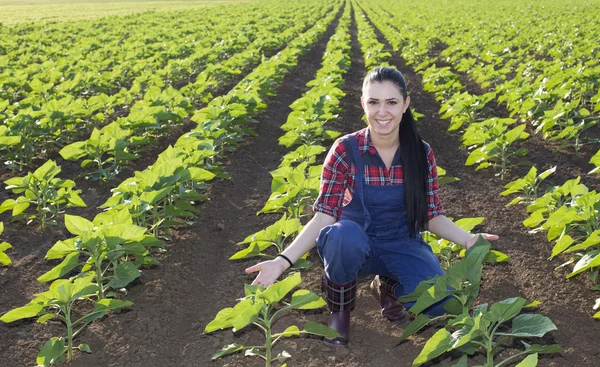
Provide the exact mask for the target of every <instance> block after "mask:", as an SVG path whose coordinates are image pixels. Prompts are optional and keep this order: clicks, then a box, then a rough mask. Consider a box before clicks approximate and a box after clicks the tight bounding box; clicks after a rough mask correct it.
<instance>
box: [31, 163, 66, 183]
mask: <svg viewBox="0 0 600 367" xmlns="http://www.w3.org/2000/svg"><path fill="white" fill-rule="evenodd" d="M59 173H60V167H58V166H57V165H56V162H54V161H53V160H47V161H46V163H44V164H43V165H42V166H41V167H40V168H38V169H37V170H35V172H33V176H34V177H35V178H37V179H38V180H39V181H42V182H43V181H50V180H51V179H52V178H54V177H55V176H56V175H57V174H59Z"/></svg>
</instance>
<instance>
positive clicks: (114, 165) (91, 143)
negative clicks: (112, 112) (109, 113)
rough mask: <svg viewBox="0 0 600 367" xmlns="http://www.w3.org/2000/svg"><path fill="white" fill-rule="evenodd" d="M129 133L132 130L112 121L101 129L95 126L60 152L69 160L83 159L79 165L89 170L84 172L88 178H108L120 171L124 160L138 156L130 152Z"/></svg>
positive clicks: (110, 178)
mask: <svg viewBox="0 0 600 367" xmlns="http://www.w3.org/2000/svg"><path fill="white" fill-rule="evenodd" d="M130 136H131V130H126V129H122V128H121V127H120V126H119V124H117V123H112V124H109V125H107V126H105V127H103V128H102V130H98V129H96V128H94V130H93V131H92V134H91V136H90V138H89V139H88V140H84V141H79V142H76V143H73V144H69V145H67V146H66V147H64V148H63V149H61V151H60V155H61V156H62V157H63V158H64V159H66V160H71V161H75V160H79V159H81V158H85V159H84V160H83V162H81V168H83V169H85V170H88V171H90V172H89V173H87V174H86V177H87V178H91V179H93V180H98V179H101V180H103V181H110V180H112V179H113V178H114V177H115V176H116V175H117V174H119V172H120V171H121V168H122V167H123V165H124V164H125V163H126V162H128V161H130V160H132V159H136V158H137V155H135V154H133V153H131V152H130V151H129V150H130V149H129V141H128V138H129V137H130Z"/></svg>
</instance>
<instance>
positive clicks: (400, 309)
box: [370, 275, 408, 324]
mask: <svg viewBox="0 0 600 367" xmlns="http://www.w3.org/2000/svg"><path fill="white" fill-rule="evenodd" d="M399 285H400V283H398V282H396V281H395V280H393V279H390V278H388V277H379V275H377V276H375V279H373V281H372V282H371V286H370V288H371V290H372V291H373V294H374V295H375V297H376V298H377V299H378V300H379V303H380V305H381V315H383V316H384V317H385V318H387V319H388V320H389V321H391V322H393V323H396V324H402V323H403V322H405V321H406V319H407V317H408V314H407V312H406V308H405V307H404V306H403V305H402V304H401V303H399V302H398V298H397V297H396V293H395V288H396V287H397V286H399Z"/></svg>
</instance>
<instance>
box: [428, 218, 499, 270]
mask: <svg viewBox="0 0 600 367" xmlns="http://www.w3.org/2000/svg"><path fill="white" fill-rule="evenodd" d="M483 221H484V218H481V217H479V218H461V219H459V220H457V221H456V222H455V223H456V225H457V226H459V227H460V228H462V229H464V230H465V231H467V232H471V231H472V230H473V228H475V227H476V226H478V225H480V224H481V223H483ZM425 233H426V234H425V235H424V236H423V237H424V239H425V241H426V242H427V243H428V244H429V246H431V249H432V250H433V253H434V254H436V255H437V256H438V258H439V259H440V265H442V268H444V269H448V268H450V267H451V266H452V264H454V262H455V261H456V260H457V259H458V258H460V257H464V256H465V253H466V251H465V248H464V247H462V246H461V245H458V244H456V243H454V242H451V241H448V240H446V239H443V238H441V237H438V236H437V235H435V234H434V233H431V232H425ZM484 261H485V262H505V261H510V257H508V256H507V255H506V254H504V253H502V252H500V251H497V250H490V252H489V253H488V254H487V255H486V257H485V258H484Z"/></svg>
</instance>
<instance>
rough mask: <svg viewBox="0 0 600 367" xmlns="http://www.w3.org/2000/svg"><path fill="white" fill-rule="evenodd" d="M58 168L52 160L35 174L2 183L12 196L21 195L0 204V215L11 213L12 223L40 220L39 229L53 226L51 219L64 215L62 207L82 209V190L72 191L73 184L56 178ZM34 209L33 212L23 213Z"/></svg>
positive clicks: (53, 221)
mask: <svg viewBox="0 0 600 367" xmlns="http://www.w3.org/2000/svg"><path fill="white" fill-rule="evenodd" d="M60 171H61V169H60V167H58V166H57V165H56V163H55V162H54V161H52V160H49V161H47V162H46V163H44V164H43V165H42V166H41V167H40V168H38V169H37V170H36V171H35V172H34V173H31V172H30V173H28V174H27V176H24V177H13V178H11V179H9V180H6V181H4V183H5V184H6V185H7V186H6V189H7V190H11V191H12V192H13V193H14V194H22V195H21V196H19V197H17V199H7V200H5V201H4V202H3V203H2V205H0V213H3V212H5V211H7V210H12V217H13V218H12V221H15V220H20V219H26V220H27V223H28V224H29V223H30V222H31V221H33V220H34V219H37V220H39V222H40V227H41V228H46V226H48V225H56V224H57V222H56V220H55V219H54V217H55V216H56V215H58V214H60V213H63V211H62V206H67V207H73V206H75V207H85V206H86V205H85V203H84V202H83V200H81V198H80V197H79V193H80V192H81V190H73V188H74V187H75V182H73V181H72V180H62V179H60V178H58V177H56V176H57V175H58V174H59V173H60ZM32 205H34V206H35V213H32V214H28V213H25V211H26V210H27V209H28V208H29V207H30V206H32Z"/></svg>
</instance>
